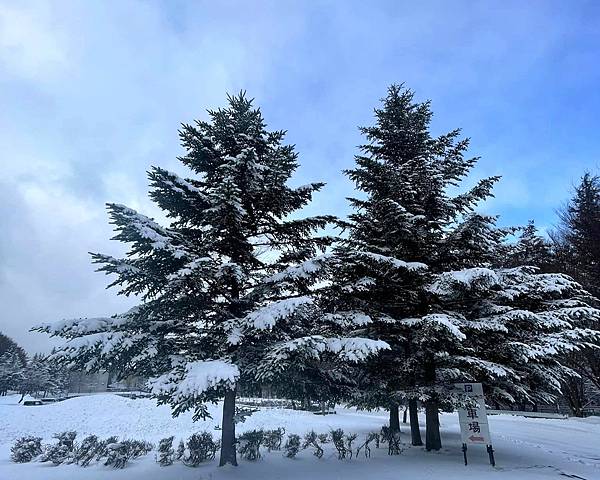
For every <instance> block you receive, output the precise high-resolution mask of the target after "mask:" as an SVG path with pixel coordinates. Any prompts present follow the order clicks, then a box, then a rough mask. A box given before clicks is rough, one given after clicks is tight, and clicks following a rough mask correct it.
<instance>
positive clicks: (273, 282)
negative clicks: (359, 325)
mask: <svg viewBox="0 0 600 480" xmlns="http://www.w3.org/2000/svg"><path fill="white" fill-rule="evenodd" d="M208 113H209V117H210V118H209V121H197V122H196V123H195V124H194V125H183V127H182V129H181V131H180V137H181V142H182V145H183V147H184V149H185V153H184V155H182V156H181V157H180V160H181V162H182V163H183V164H184V165H185V166H187V167H188V168H189V169H190V170H191V171H192V173H193V175H192V176H191V178H182V177H180V176H179V175H177V174H175V173H173V172H170V171H167V170H165V169H163V168H159V167H154V168H152V169H151V170H150V172H149V178H150V183H151V192H150V196H151V198H152V199H153V200H154V202H155V203H156V204H157V205H158V206H159V207H160V208H161V209H162V210H163V211H164V212H165V213H166V216H167V217H168V219H169V225H168V226H162V225H160V224H159V223H157V222H156V221H154V220H153V219H151V218H149V217H147V216H144V215H142V214H140V213H138V212H136V211H135V210H133V209H131V208H128V207H126V206H124V205H119V204H109V205H108V210H109V213H110V217H111V222H112V224H113V225H114V226H115V229H116V231H117V234H116V235H115V237H114V239H115V240H118V241H120V242H125V243H128V244H130V246H131V247H130V250H129V252H128V255H127V256H126V257H125V258H114V257H112V256H110V255H104V254H93V261H94V262H95V263H97V264H99V265H100V268H99V270H100V271H103V272H105V273H107V274H113V275H116V279H115V280H114V281H113V282H112V283H111V286H119V287H120V291H119V293H120V294H122V295H136V296H138V297H139V298H140V299H141V303H140V304H139V305H138V306H136V307H135V308H133V309H131V310H130V311H128V312H126V313H124V314H121V315H116V316H113V317H106V318H93V319H78V320H67V321H63V322H59V323H57V324H52V325H42V326H40V327H39V330H42V331H46V332H48V333H51V334H52V335H58V336H61V337H64V338H65V339H67V341H66V343H65V345H64V346H63V347H62V348H61V349H60V350H59V351H57V352H56V353H55V354H54V355H53V358H54V359H56V360H59V361H62V362H64V363H66V364H68V365H70V366H72V367H75V368H85V369H86V370H88V371H95V370H99V369H106V368H109V367H110V368H111V369H112V371H119V372H120V373H121V375H122V376H126V375H142V376H148V377H151V380H150V387H151V391H152V393H153V395H154V396H155V397H156V398H157V399H158V401H159V402H160V403H165V404H169V405H171V406H172V408H173V412H174V414H175V415H176V414H179V413H180V412H183V411H186V410H189V409H192V410H193V411H194V412H195V417H196V418H198V417H204V416H206V415H207V410H206V407H205V403H206V402H208V401H216V400H218V399H220V398H224V404H223V420H222V441H221V457H220V464H221V465H224V464H226V463H231V464H234V465H235V464H236V463H237V460H236V450H235V423H234V416H235V399H236V389H237V387H238V385H239V384H244V383H246V382H248V383H252V382H256V381H261V380H262V379H266V378H269V377H271V376H272V375H281V373H282V372H283V371H285V370H286V369H287V368H288V367H293V366H294V359H295V358H298V357H308V358H313V359H314V358H315V357H318V356H319V355H334V356H338V357H341V358H346V357H347V358H351V359H362V358H365V357H366V356H367V355H369V354H371V353H373V352H375V351H377V350H378V349H380V348H386V347H387V345H386V344H385V343H384V342H380V341H378V340H377V339H358V338H340V337H333V336H331V335H329V334H328V330H327V329H326V328H323V322H324V321H323V320H322V317H320V316H319V315H317V314H316V308H317V307H316V305H314V302H313V298H312V295H311V290H310V287H311V284H310V283H308V282H306V281H304V280H301V279H297V280H294V279H293V278H291V277H290V275H289V273H290V272H291V271H293V269H294V268H301V265H302V264H303V262H307V261H310V259H311V258H313V257H315V256H316V255H317V254H319V253H321V252H322V251H323V250H324V249H325V248H326V247H327V246H328V245H329V244H330V241H331V239H330V238H328V237H326V236H322V237H319V236H316V235H315V232H317V231H318V230H320V229H321V228H323V227H325V226H326V224H327V223H328V222H329V221H331V220H332V218H331V217H328V216H317V217H311V218H298V217H297V216H296V212H297V211H298V210H299V209H300V208H302V207H303V206H305V205H306V204H307V203H308V202H309V201H310V200H311V198H312V195H313V194H314V193H315V192H316V191H318V190H319V189H320V188H321V187H322V186H323V184H322V183H311V184H308V185H304V186H300V187H297V188H292V187H291V186H289V185H288V181H289V180H290V177H291V176H292V174H293V172H294V171H295V170H296V168H297V166H298V162H297V153H296V152H295V150H294V147H293V146H291V145H286V144H284V143H283V139H284V135H285V132H283V131H268V130H267V129H266V125H265V122H264V120H263V117H262V114H261V112H260V110H258V109H256V108H254V107H253V106H252V101H251V100H249V99H248V98H247V97H246V96H245V94H243V93H242V94H240V95H237V96H231V97H229V104H228V106H227V107H226V108H223V109H218V110H214V111H209V112H208ZM281 272H286V273H285V275H281V276H278V274H280V273H281Z"/></svg>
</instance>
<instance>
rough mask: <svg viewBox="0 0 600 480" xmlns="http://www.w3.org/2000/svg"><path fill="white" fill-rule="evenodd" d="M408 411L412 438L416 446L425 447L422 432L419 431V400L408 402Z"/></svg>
mask: <svg viewBox="0 0 600 480" xmlns="http://www.w3.org/2000/svg"><path fill="white" fill-rule="evenodd" d="M408 410H409V412H410V438H411V443H412V444H413V445H414V446H420V445H423V440H421V430H420V429H419V412H418V410H417V400H416V399H410V400H409V401H408Z"/></svg>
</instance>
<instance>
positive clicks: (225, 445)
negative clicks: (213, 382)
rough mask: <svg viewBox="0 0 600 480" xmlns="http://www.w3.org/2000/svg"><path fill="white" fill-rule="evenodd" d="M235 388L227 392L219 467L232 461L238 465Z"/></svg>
mask: <svg viewBox="0 0 600 480" xmlns="http://www.w3.org/2000/svg"><path fill="white" fill-rule="evenodd" d="M234 416H235V389H233V390H227V391H226V392H225V400H224V401H223V422H222V424H221V458H220V460H219V467H222V466H223V465H226V464H228V463H230V464H231V465H234V466H237V457H236V451H235V420H234Z"/></svg>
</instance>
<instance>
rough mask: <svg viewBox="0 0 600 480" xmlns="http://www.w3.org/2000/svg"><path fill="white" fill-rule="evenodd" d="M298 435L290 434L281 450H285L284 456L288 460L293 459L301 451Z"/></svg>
mask: <svg viewBox="0 0 600 480" xmlns="http://www.w3.org/2000/svg"><path fill="white" fill-rule="evenodd" d="M301 448H302V447H301V445H300V435H296V434H295V433H292V434H290V435H288V437H287V440H286V442H285V445H284V446H283V449H284V450H285V456H286V457H288V458H294V457H295V456H296V455H297V454H298V452H299V451H300V449H301Z"/></svg>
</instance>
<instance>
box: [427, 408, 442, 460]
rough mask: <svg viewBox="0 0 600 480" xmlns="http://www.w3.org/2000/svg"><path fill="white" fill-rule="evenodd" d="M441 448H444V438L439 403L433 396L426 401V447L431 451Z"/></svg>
mask: <svg viewBox="0 0 600 480" xmlns="http://www.w3.org/2000/svg"><path fill="white" fill-rule="evenodd" d="M440 448H442V438H441V436H440V417H439V411H438V403H437V400H436V399H435V398H432V399H430V400H427V402H425V449H426V450H427V451H429V450H439V449H440Z"/></svg>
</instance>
